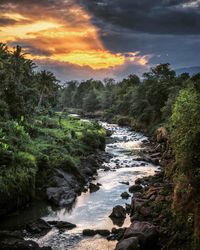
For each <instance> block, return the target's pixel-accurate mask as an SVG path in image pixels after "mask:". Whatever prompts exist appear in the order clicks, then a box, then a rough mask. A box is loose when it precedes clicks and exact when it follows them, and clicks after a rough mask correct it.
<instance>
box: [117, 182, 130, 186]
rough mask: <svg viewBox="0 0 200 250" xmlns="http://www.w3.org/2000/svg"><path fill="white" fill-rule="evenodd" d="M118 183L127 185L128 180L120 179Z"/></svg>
mask: <svg viewBox="0 0 200 250" xmlns="http://www.w3.org/2000/svg"><path fill="white" fill-rule="evenodd" d="M119 183H121V184H124V185H127V186H128V185H129V182H128V181H120V182H119Z"/></svg>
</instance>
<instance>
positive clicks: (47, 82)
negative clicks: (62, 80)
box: [38, 70, 58, 108]
mask: <svg viewBox="0 0 200 250" xmlns="http://www.w3.org/2000/svg"><path fill="white" fill-rule="evenodd" d="M38 85H39V89H40V94H39V101H38V108H40V107H41V104H42V101H43V98H44V95H48V94H49V95H50V94H52V93H53V92H55V91H57V90H58V80H57V79H56V78H55V76H54V74H53V73H51V72H49V71H46V70H43V71H41V72H39V73H38Z"/></svg>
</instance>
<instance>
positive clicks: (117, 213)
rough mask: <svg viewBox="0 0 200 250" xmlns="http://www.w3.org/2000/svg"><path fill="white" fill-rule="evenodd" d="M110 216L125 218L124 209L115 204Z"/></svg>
mask: <svg viewBox="0 0 200 250" xmlns="http://www.w3.org/2000/svg"><path fill="white" fill-rule="evenodd" d="M109 217H110V218H126V210H125V209H124V208H123V207H122V206H120V205H117V206H115V207H114V208H113V211H112V213H111V214H110V215H109Z"/></svg>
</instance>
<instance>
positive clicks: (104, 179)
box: [2, 123, 158, 250]
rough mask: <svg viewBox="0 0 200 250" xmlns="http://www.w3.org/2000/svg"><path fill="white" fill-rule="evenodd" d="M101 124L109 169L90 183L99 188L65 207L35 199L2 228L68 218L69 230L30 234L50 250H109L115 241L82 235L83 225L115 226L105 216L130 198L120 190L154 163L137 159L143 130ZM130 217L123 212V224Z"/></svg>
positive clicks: (152, 170)
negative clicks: (105, 131)
mask: <svg viewBox="0 0 200 250" xmlns="http://www.w3.org/2000/svg"><path fill="white" fill-rule="evenodd" d="M102 126H103V127H105V128H106V129H108V130H110V131H111V132H112V135H111V137H110V138H109V139H108V142H107V144H106V152H108V153H109V154H110V155H111V158H110V160H109V161H108V162H104V163H103V165H104V167H105V166H106V167H109V169H110V170H109V171H104V169H103V168H102V169H99V170H98V175H97V176H96V178H95V180H94V181H93V182H94V183H100V184H101V186H100V190H98V191H97V192H94V193H90V192H86V193H82V194H81V195H80V196H79V197H78V198H77V200H76V202H75V204H74V206H73V208H72V209H71V210H70V211H69V210H67V209H65V208H61V209H58V208H56V209H55V208H52V207H51V206H49V205H46V204H45V203H44V204H42V203H41V202H40V203H35V204H33V205H32V206H31V207H29V208H27V209H25V210H24V211H23V212H21V213H19V214H15V215H12V216H10V217H8V218H7V219H6V222H2V223H3V224H2V226H3V227H4V228H5V224H6V227H9V225H11V224H13V223H15V224H22V222H23V221H26V222H27V221H28V220H30V218H31V219H34V218H35V219H38V218H39V217H42V218H43V219H44V220H47V221H48V220H61V221H68V222H71V223H74V224H76V225H77V227H76V228H75V229H73V230H70V231H63V232H60V231H59V230H57V229H55V228H53V229H52V230H51V231H50V232H49V233H48V234H47V235H45V236H43V237H40V238H31V239H32V240H35V241H36V242H37V243H39V245H41V246H51V247H52V249H53V250H66V249H68V250H72V249H74V250H87V249H88V250H89V249H90V250H92V249H95V250H113V249H114V248H115V245H116V242H114V241H107V240H106V239H104V238H102V237H100V236H95V237H93V238H87V237H83V236H82V231H83V229H86V228H88V229H109V230H111V229H112V228H113V227H118V226H117V225H113V222H112V220H111V219H110V218H109V215H110V213H111V212H112V208H113V207H114V206H115V205H122V206H125V203H127V204H130V198H129V199H127V200H124V199H122V198H121V196H120V195H121V193H123V192H125V191H128V185H126V184H123V183H126V182H128V183H129V185H133V184H134V183H135V180H136V179H137V178H140V177H144V176H149V175H153V174H154V173H155V171H156V170H157V169H158V166H155V165H152V164H151V163H149V162H144V161H140V160H139V158H140V156H141V151H142V150H143V149H144V145H145V144H144V142H145V141H147V140H148V138H147V137H145V136H144V135H143V134H141V133H138V132H135V131H131V130H130V129H129V128H127V127H120V126H118V125H115V124H108V123H102ZM129 224H130V218H129V217H128V216H127V218H126V219H125V221H124V223H123V225H121V226H128V225H129Z"/></svg>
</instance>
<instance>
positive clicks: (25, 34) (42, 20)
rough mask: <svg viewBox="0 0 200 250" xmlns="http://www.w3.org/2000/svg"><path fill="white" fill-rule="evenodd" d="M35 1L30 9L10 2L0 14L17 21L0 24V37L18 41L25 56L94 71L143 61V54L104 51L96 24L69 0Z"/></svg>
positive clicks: (143, 62) (4, 40) (6, 40)
mask: <svg viewBox="0 0 200 250" xmlns="http://www.w3.org/2000/svg"><path fill="white" fill-rule="evenodd" d="M65 2H66V4H65ZM29 4H30V3H29ZM38 4H39V3H38ZM38 4H34V5H33V6H32V8H30V9H27V8H28V7H27V6H20V5H17V4H16V5H15V4H13V5H12V8H9V12H8V13H3V14H2V15H0V16H3V17H6V18H10V19H12V20H15V21H17V22H16V24H13V25H7V26H4V27H0V40H1V41H2V42H9V43H12V44H16V43H18V44H22V45H23V47H25V49H26V52H30V53H31V54H30V55H29V56H28V57H29V58H31V59H38V60H39V59H40V60H41V59H42V60H47V59H51V60H56V61H60V62H65V63H70V64H74V65H78V66H89V67H90V68H92V69H95V70H96V69H97V70H99V69H107V68H112V67H117V66H120V65H123V64H124V63H125V61H127V60H130V61H131V62H134V63H136V64H140V65H146V64H147V59H146V57H144V56H143V57H140V56H139V55H138V53H137V52H134V53H132V54H131V53H130V55H131V56H130V55H129V56H128V57H126V55H125V54H121V53H112V52H110V51H108V50H107V49H106V48H105V47H104V45H103V43H102V41H101V39H100V37H99V34H98V29H97V27H95V26H94V25H93V24H92V22H91V16H90V15H89V14H88V13H87V12H86V11H85V10H84V9H82V8H81V7H80V6H79V5H77V4H75V3H74V1H73V0H70V1H63V6H60V7H59V6H53V7H52V6H48V7H45V5H44V6H39V5H38ZM67 4H68V5H67ZM65 7H66V8H65ZM36 17H37V20H36ZM21 21H26V23H23V22H21Z"/></svg>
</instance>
